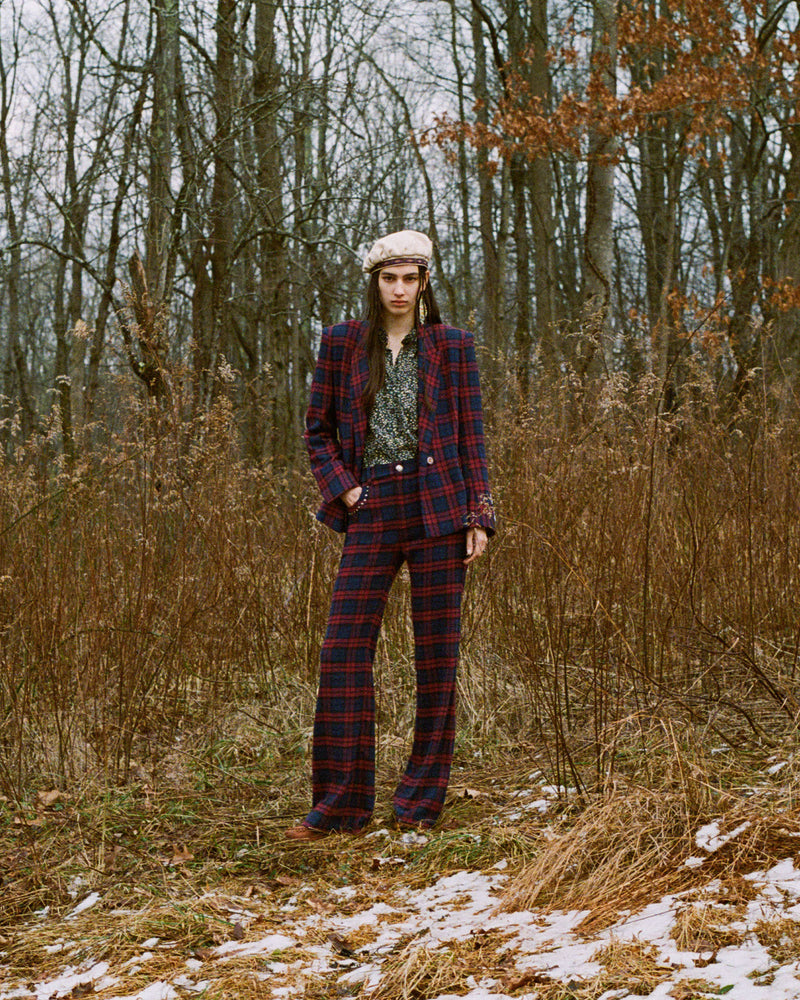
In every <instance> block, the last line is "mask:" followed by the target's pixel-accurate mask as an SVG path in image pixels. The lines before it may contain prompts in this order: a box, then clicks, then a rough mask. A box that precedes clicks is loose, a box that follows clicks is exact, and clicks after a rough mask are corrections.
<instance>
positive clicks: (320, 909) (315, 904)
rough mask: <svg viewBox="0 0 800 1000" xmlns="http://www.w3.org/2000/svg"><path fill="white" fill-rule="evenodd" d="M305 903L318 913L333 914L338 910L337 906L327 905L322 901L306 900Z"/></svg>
mask: <svg viewBox="0 0 800 1000" xmlns="http://www.w3.org/2000/svg"><path fill="white" fill-rule="evenodd" d="M305 902H306V903H307V904H308V905H309V906H310V907H311V909H312V910H314V911H315V912H316V913H333V912H334V911H335V910H336V906H335V905H334V904H333V903H326V902H325V901H324V900H322V899H313V898H312V899H306V900H305Z"/></svg>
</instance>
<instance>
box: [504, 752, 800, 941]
mask: <svg viewBox="0 0 800 1000" xmlns="http://www.w3.org/2000/svg"><path fill="white" fill-rule="evenodd" d="M673 749H674V754H673V756H672V758H671V759H672V767H671V768H669V767H668V766H667V764H668V761H667V760H666V759H665V761H663V762H662V764H661V765H659V766H660V767H661V768H662V770H663V772H664V777H663V778H662V781H661V782H660V783H659V784H657V785H656V786H655V787H652V786H651V787H639V786H631V787H628V788H626V787H625V786H624V785H621V784H619V783H618V785H617V787H616V788H612V789H611V790H609V791H608V792H607V793H606V794H604V795H601V796H598V797H597V798H595V799H593V800H589V801H588V804H587V805H585V807H584V808H583V810H582V811H581V812H580V813H579V814H578V815H577V817H575V816H573V815H570V814H566V815H565V816H563V817H562V818H561V820H560V823H559V825H558V826H557V827H556V829H555V831H554V835H553V836H552V837H551V838H550V839H549V840H547V841H546V842H544V846H543V847H542V849H541V850H540V851H539V852H538V853H537V854H536V856H535V857H534V859H533V861H532V862H531V863H530V864H529V865H528V866H527V867H526V868H525V869H523V871H522V873H521V874H520V875H519V877H518V878H517V879H516V880H514V881H513V883H512V884H511V885H510V886H509V888H508V890H507V891H506V893H505V895H504V897H503V900H502V903H501V907H500V908H501V910H522V909H530V908H532V907H534V906H559V907H562V908H565V909H579V910H588V911H589V913H588V916H587V917H586V918H585V919H584V921H583V922H582V924H581V930H582V931H583V932H588V931H589V930H590V929H596V928H598V927H600V926H604V925H607V924H608V923H610V922H612V921H613V919H614V918H615V916H616V914H617V913H618V912H619V910H621V909H633V908H637V907H641V906H643V905H646V904H647V903H648V902H651V901H653V900H655V899H658V898H660V897H661V896H663V895H664V894H666V893H668V892H670V893H676V892H685V891H687V890H689V889H691V888H692V887H695V886H697V887H700V886H703V885H705V884H707V883H708V882H709V881H710V880H711V879H714V878H719V879H721V880H722V887H723V891H727V892H728V898H727V899H725V900H724V901H725V902H727V903H733V904H735V903H737V902H746V901H748V900H749V899H750V898H752V894H753V891H754V889H753V886H752V885H748V884H746V883H743V882H742V880H741V877H740V876H741V875H742V874H745V873H748V872H753V871H757V870H759V869H761V868H764V867H769V866H770V865H772V864H774V863H775V862H776V861H778V860H781V859H783V858H787V857H793V856H795V854H796V853H797V850H798V843H799V841H798V837H799V836H800V809H797V808H795V802H794V798H793V794H792V793H790V792H787V793H786V794H777V793H776V791H775V790H774V789H771V788H769V787H766V786H765V788H764V789H763V791H762V792H761V793H760V794H757V795H752V794H751V793H752V787H751V786H750V787H748V788H747V791H748V795H747V796H746V797H737V796H735V795H733V794H731V793H729V792H724V793H720V792H719V790H718V787H717V783H716V782H715V781H714V780H712V778H711V773H712V772H711V771H710V768H709V765H708V762H706V761H704V760H703V759H702V757H701V756H699V755H695V756H696V759H691V758H690V759H687V756H685V755H684V754H683V753H682V751H681V750H680V748H679V747H678V745H677V743H676V742H674V743H673ZM667 756H668V755H665V758H666V757H667ZM652 771H653V769H652V767H651V773H652ZM670 771H671V772H673V773H675V774H677V775H679V776H680V780H673V781H672V782H671V783H667V780H666V777H667V775H669V773H670ZM751 780H752V778H751ZM720 810H722V812H721V813H720ZM712 816H716V817H717V819H716V822H717V825H718V827H719V831H720V835H721V836H720V839H721V841H722V843H721V844H720V846H717V847H716V849H715V850H713V851H710V852H708V853H705V852H704V851H703V850H702V849H701V848H700V847H698V845H697V844H696V843H695V839H694V837H695V834H696V832H697V830H698V828H699V827H700V826H701V825H703V824H704V823H706V822H707V821H708V820H709V819H710V818H711V817H712ZM726 833H727V834H730V837H729V839H727V840H726V839H725V834H726ZM698 854H699V855H701V856H702V858H703V860H702V863H701V864H700V865H697V866H687V864H686V862H687V860H688V859H689V858H690V857H692V856H697V855H698ZM725 886H727V890H725Z"/></svg>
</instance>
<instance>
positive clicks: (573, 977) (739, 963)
mask: <svg viewBox="0 0 800 1000" xmlns="http://www.w3.org/2000/svg"><path fill="white" fill-rule="evenodd" d="M718 840H719V834H718V831H712V830H710V829H705V830H704V831H698V837H697V842H698V846H701V848H703V849H705V850H709V849H710V845H711V844H712V842H716V841H718ZM506 867H507V866H506V865H505V864H504V862H500V863H499V864H498V865H496V866H495V868H494V869H492V870H490V871H488V872H478V871H461V872H457V873H456V874H452V875H447V876H445V877H443V878H440V879H438V880H436V881H433V882H431V884H429V885H428V886H426V887H424V888H422V889H413V888H411V887H408V886H402V885H401V886H396V887H395V889H394V892H393V893H392V895H391V898H390V899H389V900H388V901H383V900H382V901H380V902H375V903H373V904H372V905H369V906H365V907H364V908H363V909H361V910H357V911H356V912H352V913H349V914H348V915H341V916H337V915H336V913H337V911H336V908H335V907H333V908H331V909H332V911H333V912H309V911H308V909H307V908H305V909H304V908H303V907H302V906H301V905H300V902H301V900H302V898H303V896H304V895H305V893H304V891H303V889H304V888H305V887H303V888H301V889H298V891H297V892H296V893H295V896H294V899H293V902H292V905H291V906H290V907H288V908H286V909H287V910H288V912H285V913H284V914H283V920H282V926H281V930H280V931H278V930H273V931H271V932H270V933H267V934H259V935H258V936H253V938H252V940H241V941H230V942H227V943H224V944H221V945H219V946H217V947H216V948H213V949H208V952H207V954H204V955H203V959H202V960H200V959H198V958H189V959H188V960H187V961H185V963H184V964H183V965H182V967H180V968H178V966H177V964H176V968H175V972H174V974H173V975H172V976H171V977H169V978H166V979H165V978H164V976H163V973H160V974H159V975H158V976H156V975H154V976H153V979H152V981H151V982H149V983H148V984H147V986H146V987H144V988H140V989H138V991H136V992H134V993H130V992H126V991H125V989H124V988H123V987H124V980H125V975H126V972H129V971H130V969H131V967H134V966H135V968H136V969H137V970H138V973H139V975H140V976H141V975H142V974H143V973H146V971H147V965H148V962H152V961H153V958H154V956H156V955H158V954H159V942H158V939H149V940H146V941H143V942H142V943H141V948H142V951H141V953H140V954H138V955H137V956H136V957H135V959H129V960H127V961H126V962H125V963H124V965H125V966H127V969H126V968H123V965H122V963H120V964H119V965H118V966H115V963H114V961H113V959H109V958H106V960H103V961H97V960H93V959H91V958H89V959H87V960H85V961H84V962H82V963H81V964H80V965H79V966H77V967H71V966H66V967H65V968H64V969H63V970H62V972H61V974H60V975H58V976H57V977H53V978H50V979H46V980H42V981H41V982H37V983H15V984H13V983H11V982H9V981H5V982H4V983H3V985H0V1000H17V998H34V1000H58V998H64V997H70V996H81V995H85V994H86V993H88V992H91V993H92V995H93V996H100V997H102V998H103V1000H176V998H179V997H189V996H192V995H198V994H200V993H202V992H204V991H205V990H206V989H207V988H209V987H212V986H213V983H214V980H215V978H216V977H217V976H218V975H219V974H220V971H221V970H222V969H223V967H224V966H225V965H226V964H227V963H230V962H232V961H234V960H236V959H241V958H243V957H244V956H261V957H262V958H263V962H262V963H261V964H260V965H259V966H258V967H257V968H256V970H255V971H254V972H253V973H252V974H253V975H254V976H256V977H257V978H258V979H259V980H260V992H259V995H260V996H265V997H266V996H272V997H274V998H276V1000H277V998H292V997H297V996H301V995H302V990H301V991H300V992H298V983H302V977H303V976H305V975H328V976H331V977H333V978H332V979H331V982H332V983H335V989H336V991H337V992H338V993H339V994H340V995H348V994H349V995H354V994H355V993H356V992H357V991H358V988H359V985H361V986H362V988H363V989H364V992H363V993H362V994H361V995H367V996H368V995H369V993H368V991H369V989H370V988H371V987H373V986H375V985H377V983H378V982H379V981H380V979H381V974H382V966H383V963H384V962H385V960H386V958H387V956H389V955H391V954H392V953H393V950H394V951H396V949H397V947H398V945H402V944H406V945H407V943H408V941H409V940H413V941H414V942H415V946H417V947H425V948H427V949H438V948H444V947H450V946H453V944H454V943H455V942H458V941H465V940H468V939H470V938H475V937H476V935H485V934H487V933H489V932H492V931H496V932H501V933H502V935H503V939H504V943H503V946H502V951H503V952H504V953H506V954H507V955H509V956H512V957H513V971H514V973H515V974H519V975H524V974H525V973H526V972H528V973H530V972H533V971H536V972H537V973H538V974H539V975H538V978H537V980H536V981H537V982H540V983H541V982H542V981H544V980H545V978H546V977H549V978H552V979H554V980H564V981H572V982H575V981H580V980H584V979H587V978H590V977H592V976H594V975H597V974H598V972H600V971H601V965H600V964H599V963H598V961H597V960H596V958H594V957H593V956H595V955H596V953H597V952H598V949H599V948H600V947H601V946H603V945H608V944H609V943H611V942H639V943H641V944H646V945H652V946H654V948H655V952H656V953H657V956H658V961H659V963H660V965H662V966H663V967H665V968H666V969H667V970H668V972H667V975H668V978H666V979H665V980H664V981H663V982H661V983H659V985H657V986H656V987H655V988H654V989H653V990H652V991H651V992H650V993H649V994H648V995H649V996H650V997H651V998H652V1000H657V998H667V997H671V996H672V995H673V994H672V991H673V990H674V989H675V988H676V986H677V984H679V983H680V982H681V980H691V979H695V980H698V979H702V980H704V981H705V982H706V983H707V984H708V985H707V987H706V989H708V990H709V991H712V992H711V995H714V994H717V995H722V994H724V995H726V996H727V997H728V998H729V1000H752V998H753V997H769V1000H791V998H800V978H799V977H800V967H799V965H800V963H798V961H796V960H795V961H793V962H790V963H787V964H784V965H779V964H778V963H777V962H776V961H774V960H773V959H772V958H771V957H770V955H769V953H768V951H767V949H766V948H765V947H764V946H763V945H761V944H759V942H758V940H757V938H756V936H755V935H754V934H753V933H752V928H753V926H754V924H755V923H756V922H758V921H763V920H765V919H767V920H769V919H774V918H777V917H788V918H790V919H791V920H798V919H800V871H798V869H797V868H796V867H795V865H794V862H793V861H792V860H791V859H787V860H784V861H781V862H780V863H778V864H776V865H774V867H772V868H770V869H769V870H767V871H761V872H757V873H754V874H751V875H749V876H746V880H747V881H748V882H749V883H750V884H751V886H752V893H751V895H752V896H753V897H754V898H752V899H751V900H750V901H749V902H747V904H746V912H745V913H744V914H743V915H742V916H741V918H740V919H738V920H736V921H735V922H733V923H732V924H731V926H732V927H733V928H734V929H737V930H739V931H740V932H742V933H741V940H740V942H739V943H738V944H736V945H735V946H730V947H720V948H719V949H718V950H716V951H714V950H713V949H710V950H709V951H708V952H705V953H698V952H687V951H681V950H679V948H678V946H677V944H676V941H675V939H674V937H673V936H671V934H670V932H671V931H672V930H673V929H674V927H675V921H676V915H677V913H678V911H679V909H680V908H681V907H685V906H686V905H687V901H686V900H685V899H682V898H681V897H680V896H665V897H664V898H662V899H661V900H659V901H658V902H655V903H652V904H650V905H649V906H646V907H645V908H644V909H642V910H641V911H639V912H637V913H629V914H626V915H624V916H623V917H621V918H620V919H619V920H618V921H617V922H616V923H615V924H613V926H610V927H608V928H606V929H605V930H603V931H601V932H599V933H597V934H594V935H592V936H591V937H590V938H588V939H587V938H584V937H582V936H580V935H579V934H577V933H576V932H575V929H576V927H577V925H578V924H579V923H580V922H581V920H582V919H583V917H584V916H585V913H583V912H578V911H572V912H563V911H558V910H556V911H552V912H544V911H526V912H520V913H505V912H498V911H497V903H498V897H499V893H500V892H501V891H502V889H503V887H504V885H505V884H506V882H507V880H508V878H509V876H508V875H507V874H506V872H505V870H504V869H505V868H506ZM711 888H712V889H713V884H712V886H711ZM309 891H310V890H309ZM707 891H708V890H706V892H707ZM96 895H97V894H96V893H93V894H91V895H89V896H87V897H86V898H85V899H84V900H83V901H82V903H79V904H77V905H76V907H75V909H74V910H73V911H72V913H71V914H69V915H68V916H67V917H66V918H64V919H65V921H69V923H65V932H68V933H69V934H71V935H74V927H75V925H74V916H75V914H76V913H78V912H81V910H82V909H86V908H87V907H88V906H90V905H91V906H97V905H98V904H99V903H102V900H100V899H99V898H94V897H95V896H96ZM331 895H332V897H334V898H338V899H340V900H342V901H345V900H349V901H351V902H352V900H353V899H354V898H355V892H354V890H353V888H352V887H350V886H347V887H344V888H342V889H338V890H333V892H332V894H331ZM695 898H696V897H695ZM248 906H249V909H247V910H245V909H244V908H243V909H242V911H241V913H240V914H239V919H240V922H242V923H243V924H244V925H245V926H246V925H247V924H248V923H249V922H250V921H251V920H253V919H255V918H257V916H258V913H257V907H255V906H254V904H253V901H252V900H250V901H248ZM42 919H48V918H42ZM49 919H52V918H49ZM365 928H371V929H372V931H374V934H373V936H372V939H371V940H370V941H369V943H368V944H367V945H366V946H365V947H363V948H360V949H358V950H357V952H356V954H355V955H354V956H353V957H349V956H348V954H347V947H346V942H347V941H348V939H349V937H350V936H354V935H357V934H358V933H360V932H363V931H364V929H365ZM367 937H369V935H367ZM331 942H333V943H331ZM69 943H73V942H72V941H70V942H69ZM342 943H344V944H342ZM337 944H338V947H337V946H336V945H337ZM162 947H163V946H162ZM296 947H300V948H301V951H300V952H299V953H296V954H294V955H293V953H292V949H294V948H296ZM343 949H344V950H343ZM161 954H162V955H163V951H162V952H161ZM298 954H299V956H300V957H298ZM343 955H344V956H345V957H343ZM176 959H177V956H176ZM1 961H2V957H0V962H1ZM670 970H671V971H670ZM768 972H769V973H770V976H769V985H768V987H767V986H766V983H765V986H760V985H757V983H756V982H754V979H755V980H757V979H758V977H762V978H763V977H764V976H765V974H767V973H768ZM1 974H2V967H1V966H0V976H1ZM0 982H3V981H2V979H1V978H0ZM465 988H467V989H468V992H466V993H460V994H458V995H459V996H461V997H467V998H469V1000H503V998H504V997H506V996H507V994H506V993H504V992H503V991H502V983H501V982H499V981H498V980H495V979H493V978H491V977H490V976H487V977H486V978H484V979H476V978H475V977H474V976H473V977H471V978H468V979H467V980H466V987H465ZM268 989H271V993H270V992H266V990H268ZM536 989H537V988H536V987H535V986H532V987H531V991H530V992H528V993H523V994H520V993H519V992H516V993H515V996H516V997H517V998H518V997H519V996H520V995H522V996H523V997H529V998H531V1000H532V998H535V997H536V996H537V992H536ZM212 992H213V991H212ZM630 995H632V994H630V993H628V992H627V991H626V990H622V991H620V990H619V989H617V990H613V989H612V990H607V991H606V992H604V993H602V995H601V996H598V998H597V1000H611V998H612V997H613V998H618V997H626V996H630ZM637 995H641V994H637ZM685 995H688V994H685ZM697 995H698V996H702V995H703V993H698V994H697ZM452 996H454V994H441V995H439V996H438V997H436V998H434V997H431V998H430V1000H449V998H450V997H452Z"/></svg>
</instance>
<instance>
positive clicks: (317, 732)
mask: <svg viewBox="0 0 800 1000" xmlns="http://www.w3.org/2000/svg"><path fill="white" fill-rule="evenodd" d="M363 330H364V327H363V324H361V323H357V322H351V323H345V324H341V325H339V326H335V327H329V328H327V329H326V330H324V331H323V335H322V343H321V346H320V353H319V360H318V363H317V368H316V372H315V375H314V381H313V384H312V389H311V402H310V405H309V409H308V414H307V416H306V443H307V445H308V450H309V455H310V458H311V467H312V470H313V472H314V475H315V477H316V479H317V483H318V484H319V487H320V490H321V492H322V496H323V504H322V507H321V508H320V511H319V512H318V514H317V517H318V518H319V519H320V520H321V521H322V522H323V523H325V524H328V525H329V526H330V527H332V528H334V529H335V530H337V531H345V532H346V536H345V543H344V548H343V551H342V560H341V564H340V567H339V572H338V574H337V578H336V583H335V585H334V593H333V601H332V605H331V613H330V618H329V620H328V629H327V632H326V635H325V641H324V643H323V648H322V656H321V664H320V687H319V695H318V698H317V709H316V715H315V722H314V752H313V807H312V809H311V811H310V812H309V814H308V816H307V817H306V819H305V820H304V823H305V824H306V825H307V826H311V827H314V828H316V829H321V830H329V829H341V830H351V831H352V830H358V829H360V828H361V827H363V826H364V825H365V824H366V823H367V822H368V821H369V818H370V816H371V814H372V809H373V806H374V781H375V779H374V763H375V735H374V725H375V721H374V720H375V705H374V692H373V685H372V662H373V658H374V655H375V646H376V643H377V638H378V632H379V630H380V625H381V620H382V618H383V610H384V607H385V605H386V600H387V597H388V593H389V588H390V587H391V584H392V581H393V580H394V577H395V575H396V573H397V571H398V570H399V568H400V566H401V565H402V563H403V562H404V561H405V562H407V563H408V568H409V575H410V580H411V606H412V618H413V622H414V638H415V664H416V674H417V705H416V717H415V729H414V745H413V747H412V751H411V756H410V758H409V761H408V764H407V766H406V770H405V773H404V775H403V777H402V778H401V780H400V783H399V785H398V786H397V789H396V791H395V794H394V810H395V813H396V815H397V817H398V819H400V820H401V821H402V822H406V823H415V824H420V825H422V826H433V824H434V823H435V822H436V819H437V818H438V815H439V813H440V811H441V808H442V805H443V804H444V797H445V792H446V789H447V782H448V778H449V774H450V764H451V761H452V755H453V743H454V738H455V688H456V664H457V660H458V644H459V638H460V607H461V594H462V591H463V586H464V575H465V567H464V562H463V560H464V557H465V552H466V550H465V534H464V532H465V528H467V527H470V526H473V525H475V526H480V527H483V528H485V529H486V530H487V532H489V533H492V532H493V531H494V511H493V508H492V503H491V497H490V494H489V486H488V476H487V471H486V455H485V449H484V443H483V418H482V412H481V398H480V386H479V382H478V371H477V365H476V363H475V351H474V346H473V343H472V337H471V335H470V334H468V333H466V332H464V331H462V330H455V329H452V328H450V327H446V326H443V325H439V326H430V327H425V328H424V329H423V330H422V331H421V332H420V334H419V340H418V370H419V405H418V412H419V445H418V455H417V458H416V459H414V460H412V461H406V462H401V463H397V464H390V465H385V466H374V467H372V468H371V469H366V470H365V469H362V458H363V450H364V442H365V438H366V431H367V423H368V421H367V415H366V413H365V412H364V410H363V407H362V405H361V395H362V392H363V389H364V386H365V384H366V380H367V377H368V374H369V369H368V364H367V357H366V352H365V350H364V348H363V345H362V335H363ZM358 485H361V486H362V496H361V498H360V500H359V502H358V503H357V505H356V507H355V508H353V509H351V510H349V511H348V510H347V508H346V506H345V504H344V502H343V501H342V500H341V494H342V493H344V492H346V491H347V490H349V489H351V488H352V487H354V486H358Z"/></svg>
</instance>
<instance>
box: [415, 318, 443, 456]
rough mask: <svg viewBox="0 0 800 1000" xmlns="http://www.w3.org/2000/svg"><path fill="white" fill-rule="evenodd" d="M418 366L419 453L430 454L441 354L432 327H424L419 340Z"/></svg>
mask: <svg viewBox="0 0 800 1000" xmlns="http://www.w3.org/2000/svg"><path fill="white" fill-rule="evenodd" d="M417 365H418V371H419V395H418V399H417V413H418V415H419V416H418V420H419V452H420V455H426V454H430V451H431V441H432V440H433V425H434V422H435V419H436V404H437V401H438V397H439V352H438V350H437V349H436V344H435V343H434V339H433V331H432V330H431V327H429V326H424V327H423V328H422V330H420V332H419V337H418V340H417Z"/></svg>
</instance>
